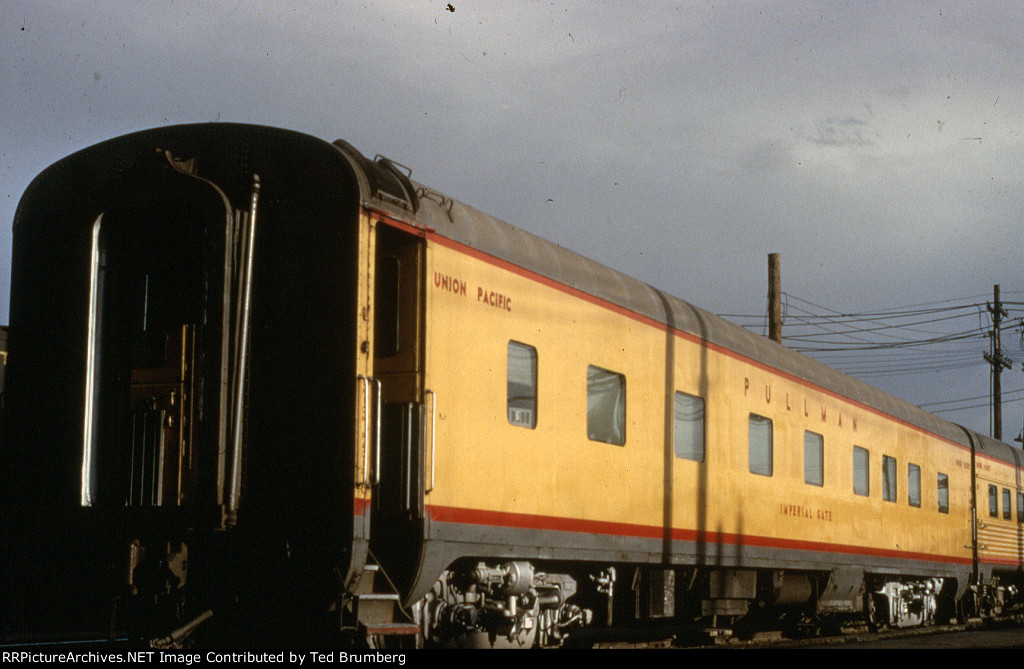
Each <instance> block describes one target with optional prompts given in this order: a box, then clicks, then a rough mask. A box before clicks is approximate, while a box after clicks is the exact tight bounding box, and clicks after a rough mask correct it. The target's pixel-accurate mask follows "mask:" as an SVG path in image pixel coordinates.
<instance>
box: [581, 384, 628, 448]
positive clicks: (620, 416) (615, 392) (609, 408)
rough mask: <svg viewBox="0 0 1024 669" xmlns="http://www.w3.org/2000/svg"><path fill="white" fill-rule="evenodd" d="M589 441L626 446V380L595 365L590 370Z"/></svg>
mask: <svg viewBox="0 0 1024 669" xmlns="http://www.w3.org/2000/svg"><path fill="white" fill-rule="evenodd" d="M587 437H588V438H589V439H590V440H591V441H602V442H604V443H606V444H615V445H616V446H622V445H624V444H625V443H626V377H625V376H623V375H622V374H618V373H616V372H610V371H608V370H607V369H601V368H600V367H595V366H593V365H590V366H588V367H587Z"/></svg>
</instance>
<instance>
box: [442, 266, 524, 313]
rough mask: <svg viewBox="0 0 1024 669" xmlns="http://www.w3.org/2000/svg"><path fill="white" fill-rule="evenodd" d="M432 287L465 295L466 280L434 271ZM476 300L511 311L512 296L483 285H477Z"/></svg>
mask: <svg viewBox="0 0 1024 669" xmlns="http://www.w3.org/2000/svg"><path fill="white" fill-rule="evenodd" d="M434 287H435V288H440V289H441V290H443V291H446V292H449V293H454V294H455V295H466V282H465V281H463V280H462V279H460V278H458V277H457V276H452V275H451V274H445V273H443V272H434ZM476 301H477V302H482V303H484V304H486V305H488V306H491V307H494V308H495V309H501V310H503V311H512V298H511V297H509V296H508V295H505V294H504V293H499V292H498V291H495V290H488V289H486V288H484V287H483V286H477V289H476Z"/></svg>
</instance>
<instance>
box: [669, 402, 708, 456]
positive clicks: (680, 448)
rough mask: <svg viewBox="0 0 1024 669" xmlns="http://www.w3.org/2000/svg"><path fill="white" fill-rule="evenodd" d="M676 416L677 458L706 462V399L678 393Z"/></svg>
mask: <svg viewBox="0 0 1024 669" xmlns="http://www.w3.org/2000/svg"><path fill="white" fill-rule="evenodd" d="M675 414H676V416H675V451H676V457H677V458H683V459H684V460H693V461H694V462H704V398H703V397H695V396H693V395H687V394H686V393H683V392H676V411H675Z"/></svg>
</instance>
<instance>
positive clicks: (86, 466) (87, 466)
mask: <svg viewBox="0 0 1024 669" xmlns="http://www.w3.org/2000/svg"><path fill="white" fill-rule="evenodd" d="M102 226H103V214H100V215H99V216H97V217H96V220H95V221H93V224H92V250H91V253H90V262H89V318H88V334H87V340H86V345H85V349H86V350H85V420H84V422H83V425H82V487H81V490H80V493H79V504H80V505H81V506H92V447H93V437H94V436H95V435H94V434H93V431H94V429H95V427H94V425H93V418H94V416H93V414H94V413H95V410H96V381H97V378H96V376H97V370H96V347H97V346H98V342H97V335H98V330H99V314H98V310H99V281H100V278H99V277H100V230H101V229H102Z"/></svg>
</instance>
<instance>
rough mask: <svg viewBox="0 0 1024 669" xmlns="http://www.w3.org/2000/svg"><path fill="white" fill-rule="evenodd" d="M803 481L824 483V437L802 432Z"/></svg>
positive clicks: (821, 484)
mask: <svg viewBox="0 0 1024 669" xmlns="http://www.w3.org/2000/svg"><path fill="white" fill-rule="evenodd" d="M804 483H807V484H809V485H817V486H823V485H825V438H824V437H823V436H821V435H820V434H815V433H814V432H804Z"/></svg>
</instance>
